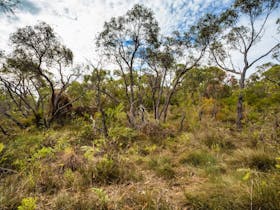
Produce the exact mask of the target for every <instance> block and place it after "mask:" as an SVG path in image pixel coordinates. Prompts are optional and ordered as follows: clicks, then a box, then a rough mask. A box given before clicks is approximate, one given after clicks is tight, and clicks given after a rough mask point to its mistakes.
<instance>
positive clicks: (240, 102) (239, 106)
mask: <svg viewBox="0 0 280 210" xmlns="http://www.w3.org/2000/svg"><path fill="white" fill-rule="evenodd" d="M245 72H246V70H244V71H243V73H242V74H241V78H240V81H239V86H240V93H239V96H238V101H237V119H236V126H237V129H238V130H241V129H242V120H243V111H244V110H243V90H244V87H245Z"/></svg>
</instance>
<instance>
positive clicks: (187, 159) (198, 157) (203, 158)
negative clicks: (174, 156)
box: [180, 150, 216, 167]
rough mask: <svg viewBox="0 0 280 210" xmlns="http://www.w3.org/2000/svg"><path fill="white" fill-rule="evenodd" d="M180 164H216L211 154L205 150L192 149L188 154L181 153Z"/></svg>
mask: <svg viewBox="0 0 280 210" xmlns="http://www.w3.org/2000/svg"><path fill="white" fill-rule="evenodd" d="M180 163H182V164H190V165H192V166H195V167H197V166H207V165H214V164H216V159H215V157H213V156H212V155H211V154H209V153H208V152H205V151H199V150H197V151H194V152H191V153H189V154H186V155H183V157H182V158H181V159H180Z"/></svg>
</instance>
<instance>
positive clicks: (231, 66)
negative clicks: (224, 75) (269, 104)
mask: <svg viewBox="0 0 280 210" xmlns="http://www.w3.org/2000/svg"><path fill="white" fill-rule="evenodd" d="M278 6H279V0H235V2H234V3H233V5H232V7H231V8H230V9H228V10H227V11H225V12H224V13H223V14H221V16H220V17H221V18H220V23H222V22H223V23H225V24H224V25H223V26H225V25H226V26H227V28H226V30H224V33H221V34H220V35H218V36H216V40H215V41H214V42H213V44H212V47H211V52H212V55H213V58H214V60H215V63H216V64H217V65H218V66H219V67H220V68H222V69H223V70H225V71H227V72H230V73H233V74H236V75H239V76H240V80H239V88H240V93H239V96H238V103H237V119H236V124H237V128H238V129H241V128H242V119H243V109H244V108H243V100H244V99H243V93H242V92H243V89H244V88H245V79H246V74H247V72H248V70H249V69H251V68H252V67H253V66H254V64H256V63H257V62H260V61H261V60H262V59H264V58H265V57H267V56H269V55H271V54H272V53H274V52H276V51H277V50H278V49H279V47H280V42H279V40H278V41H276V43H275V44H274V45H272V46H268V47H267V49H264V50H261V51H260V53H259V55H258V56H255V57H253V55H254V54H255V49H254V46H255V45H256V44H258V43H260V42H262V38H263V35H264V31H265V27H266V25H267V24H268V20H269V18H270V17H271V14H272V13H273V12H274V11H276V10H278V8H279V7H278ZM241 19H242V21H241ZM244 20H246V21H247V23H248V24H242V23H243V22H244ZM237 54H239V55H240V58H241V61H238V60H234V59H233V56H234V55H237Z"/></svg>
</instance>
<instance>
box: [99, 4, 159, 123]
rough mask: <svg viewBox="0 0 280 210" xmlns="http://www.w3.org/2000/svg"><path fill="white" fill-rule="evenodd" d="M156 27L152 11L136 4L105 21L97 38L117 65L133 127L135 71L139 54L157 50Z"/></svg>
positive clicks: (138, 63) (135, 105)
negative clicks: (123, 13) (123, 12)
mask: <svg viewBox="0 0 280 210" xmlns="http://www.w3.org/2000/svg"><path fill="white" fill-rule="evenodd" d="M158 32H159V26H158V23H157V21H156V20H155V18H154V14H153V12H152V11H151V10H150V9H148V8H146V7H144V6H143V5H139V4H136V5H135V6H134V7H133V8H132V9H131V10H129V11H127V13H126V14H125V15H123V16H119V17H113V18H112V19H111V20H110V21H109V22H105V24H104V28H103V31H102V32H101V33H100V34H99V35H98V37H97V42H96V44H97V46H98V47H99V48H100V49H102V51H103V52H104V54H105V55H106V56H107V57H108V58H109V59H111V60H113V61H114V64H116V65H117V66H118V69H119V72H120V74H119V75H120V76H121V78H122V80H123V87H124V90H125V94H126V101H127V104H128V106H129V107H128V109H129V111H128V112H127V116H128V120H129V122H130V124H131V125H132V126H135V117H136V107H137V104H139V101H138V99H137V98H136V94H135V91H136V87H135V86H136V82H137V71H138V70H139V68H140V66H141V64H142V59H141V56H140V54H141V53H142V52H145V51H146V49H147V48H148V47H149V48H151V47H152V48H157V47H158Z"/></svg>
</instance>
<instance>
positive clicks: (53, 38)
mask: <svg viewBox="0 0 280 210" xmlns="http://www.w3.org/2000/svg"><path fill="white" fill-rule="evenodd" d="M10 41H11V44H12V46H13V47H14V50H13V53H12V55H11V56H10V58H9V59H7V64H6V67H5V68H4V70H2V74H1V75H0V78H1V81H2V84H4V86H5V87H6V89H7V90H8V91H9V92H10V93H11V97H13V96H16V97H17V98H18V99H19V101H18V103H19V102H23V103H24V104H25V106H26V107H27V108H28V109H29V110H32V112H33V113H34V115H35V117H36V119H37V122H38V121H39V120H40V118H41V117H42V116H41V117H39V116H38V115H37V114H35V113H38V109H39V108H38V107H39V106H40V104H41V103H43V102H42V100H43V97H44V96H43V95H42V90H43V89H45V91H47V95H50V108H51V109H50V112H49V116H48V117H47V119H46V118H45V119H46V123H45V124H46V125H49V124H50V123H51V122H52V121H53V120H54V119H55V117H56V116H57V115H58V114H59V112H60V111H62V109H63V108H65V107H64V106H61V104H60V99H61V97H62V96H63V93H64V92H65V91H66V89H67V87H68V86H69V84H70V82H71V81H72V80H73V79H74V78H76V77H77V76H79V72H78V70H79V69H76V68H72V69H71V70H70V69H68V71H66V69H67V68H69V67H71V66H72V62H73V54H72V51H71V50H70V49H68V48H66V47H65V46H64V45H63V44H61V42H60V40H59V39H58V38H57V35H56V34H55V33H54V31H53V29H52V28H51V27H50V26H49V25H48V24H46V23H44V22H42V23H39V24H37V25H35V26H26V27H24V28H19V29H18V30H17V31H16V32H15V33H13V34H12V35H11V37H10ZM55 78H58V79H55ZM26 97H28V100H27V99H26ZM14 98H15V97H14ZM30 98H32V100H31V99H30ZM31 101H33V102H31ZM14 102H15V104H16V100H14ZM32 104H34V105H32ZM41 105H42V104H41Z"/></svg>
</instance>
